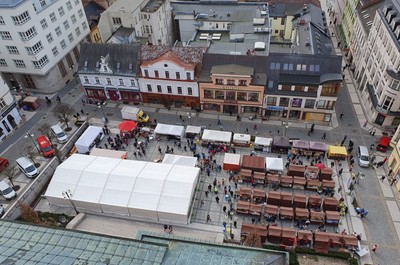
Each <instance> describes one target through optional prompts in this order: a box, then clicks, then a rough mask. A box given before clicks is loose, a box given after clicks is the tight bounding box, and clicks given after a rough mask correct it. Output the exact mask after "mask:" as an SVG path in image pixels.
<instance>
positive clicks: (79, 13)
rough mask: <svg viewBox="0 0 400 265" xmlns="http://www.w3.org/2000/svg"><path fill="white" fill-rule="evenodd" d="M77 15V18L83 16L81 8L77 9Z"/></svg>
mask: <svg viewBox="0 0 400 265" xmlns="http://www.w3.org/2000/svg"><path fill="white" fill-rule="evenodd" d="M78 16H79V18H82V17H83V11H82V9H79V10H78Z"/></svg>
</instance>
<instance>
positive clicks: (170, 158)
mask: <svg viewBox="0 0 400 265" xmlns="http://www.w3.org/2000/svg"><path fill="white" fill-rule="evenodd" d="M162 163H163V164H170V165H178V166H187V167H195V166H196V163H197V158H196V157H193V156H179V155H172V154H165V155H164V159H163V161H162Z"/></svg>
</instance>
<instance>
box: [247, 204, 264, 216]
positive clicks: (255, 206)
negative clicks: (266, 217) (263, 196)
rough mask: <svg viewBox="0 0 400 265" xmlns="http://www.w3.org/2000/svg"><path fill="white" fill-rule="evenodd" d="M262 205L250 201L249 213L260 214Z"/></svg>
mask: <svg viewBox="0 0 400 265" xmlns="http://www.w3.org/2000/svg"><path fill="white" fill-rule="evenodd" d="M261 211H262V205H261V204H254V203H250V209H249V214H251V215H255V216H261Z"/></svg>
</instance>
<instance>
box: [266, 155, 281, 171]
mask: <svg viewBox="0 0 400 265" xmlns="http://www.w3.org/2000/svg"><path fill="white" fill-rule="evenodd" d="M265 167H266V168H267V170H275V171H283V159H282V158H278V157H266V158H265Z"/></svg>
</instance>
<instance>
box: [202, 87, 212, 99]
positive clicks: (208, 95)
mask: <svg viewBox="0 0 400 265" xmlns="http://www.w3.org/2000/svg"><path fill="white" fill-rule="evenodd" d="M204 98H214V91H213V90H210V89H204Z"/></svg>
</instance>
